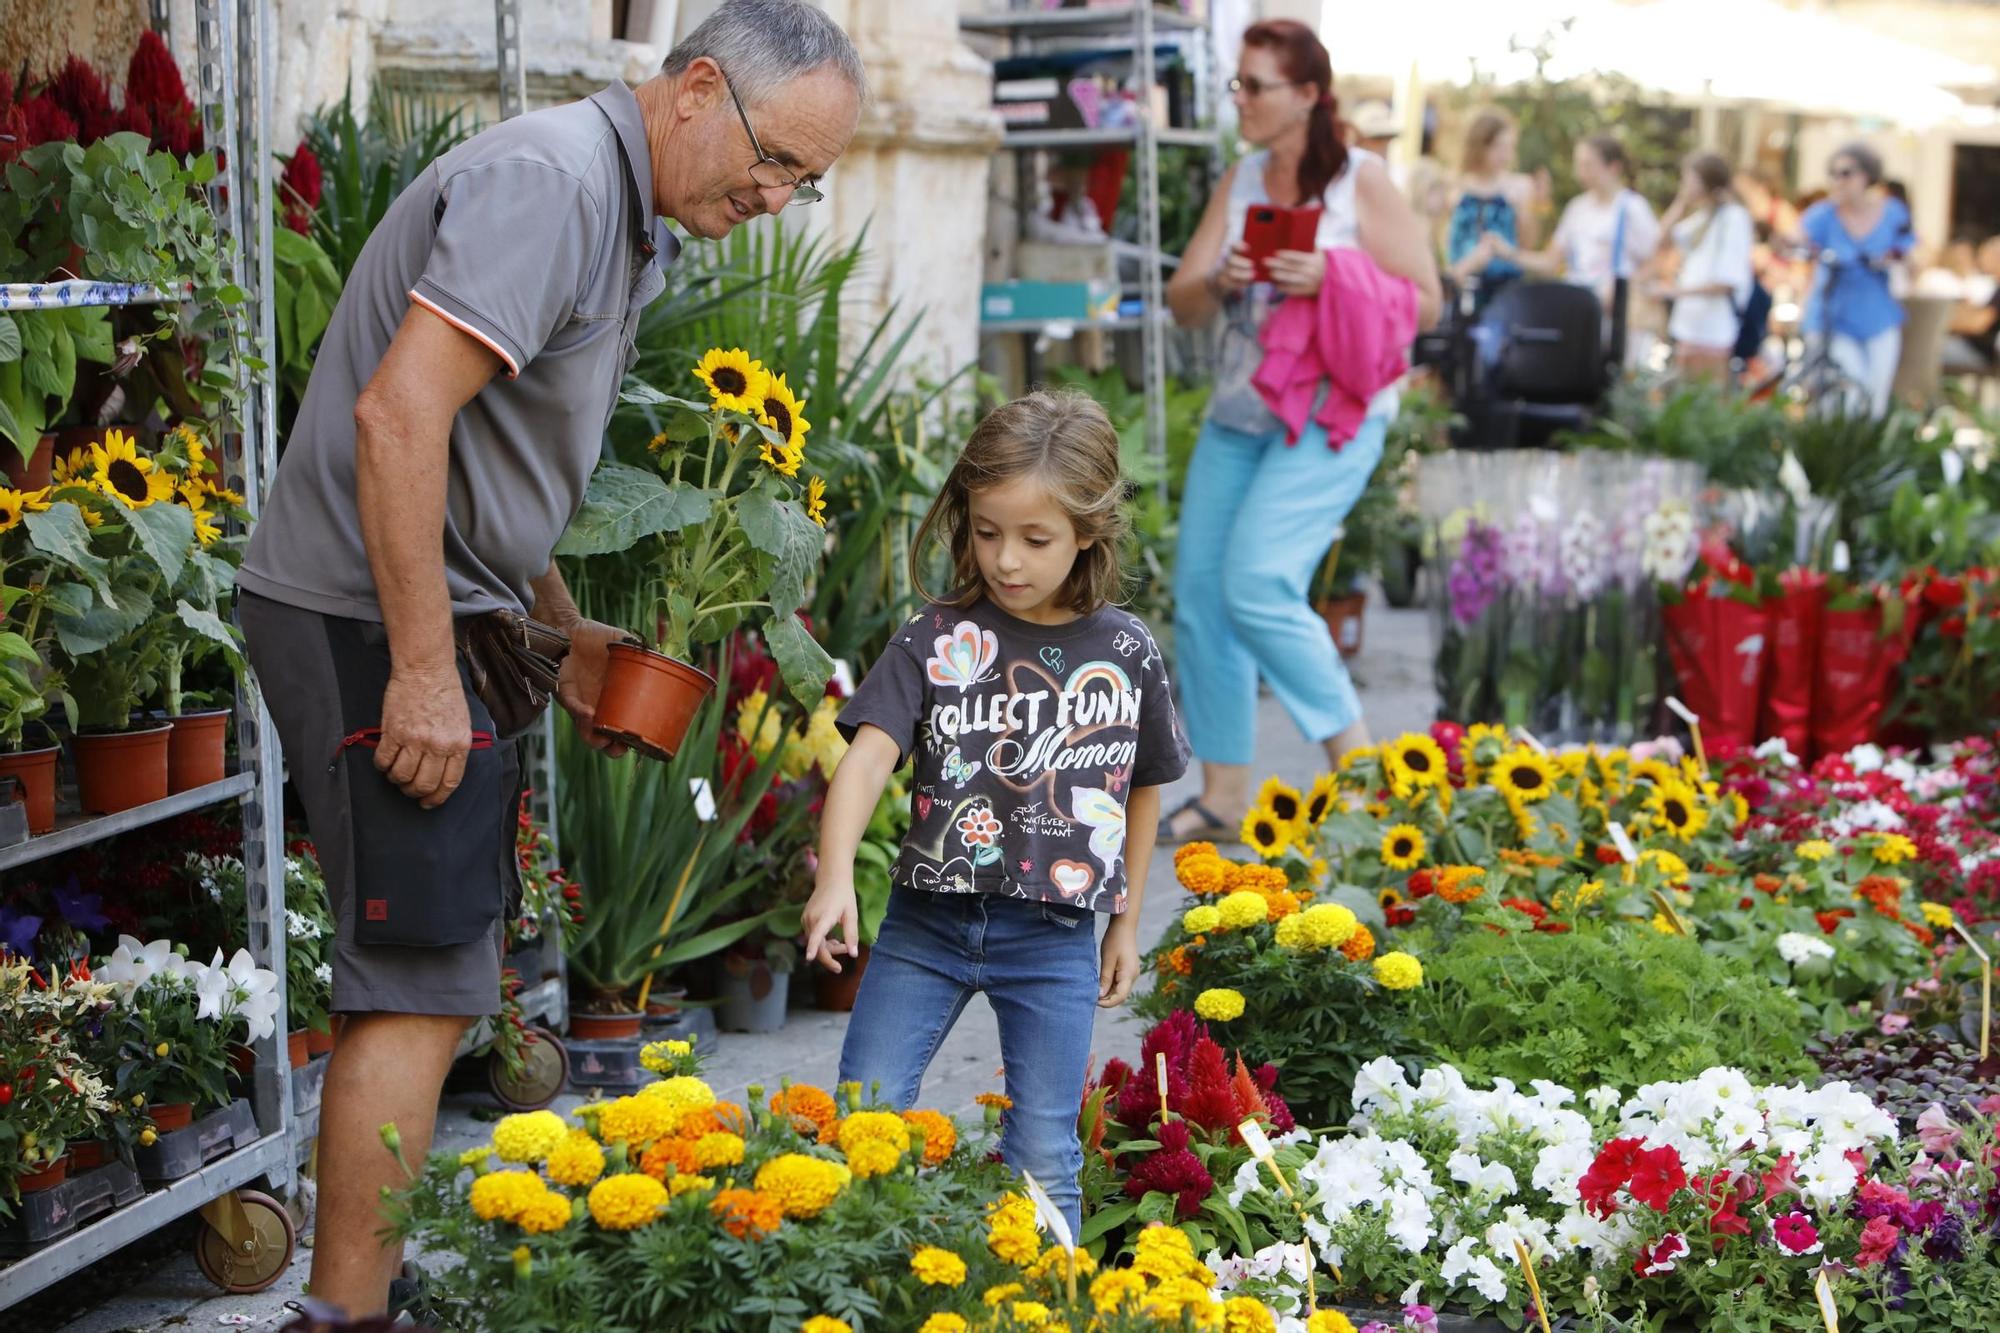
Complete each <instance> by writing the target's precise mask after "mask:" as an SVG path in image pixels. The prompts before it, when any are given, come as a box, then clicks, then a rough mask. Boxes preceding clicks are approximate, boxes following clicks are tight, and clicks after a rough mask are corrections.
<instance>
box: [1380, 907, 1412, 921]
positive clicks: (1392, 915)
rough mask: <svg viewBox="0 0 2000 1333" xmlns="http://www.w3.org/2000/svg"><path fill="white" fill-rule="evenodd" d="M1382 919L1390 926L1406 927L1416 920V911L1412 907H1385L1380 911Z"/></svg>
mask: <svg viewBox="0 0 2000 1333" xmlns="http://www.w3.org/2000/svg"><path fill="white" fill-rule="evenodd" d="M1382 919H1383V920H1384V921H1385V922H1387V923H1388V924H1389V925H1392V926H1407V925H1409V924H1410V923H1411V922H1412V921H1415V920H1416V919H1417V909H1416V908H1414V907H1385V908H1383V909H1382Z"/></svg>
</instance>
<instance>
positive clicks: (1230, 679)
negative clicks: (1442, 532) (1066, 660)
mask: <svg viewBox="0 0 2000 1333" xmlns="http://www.w3.org/2000/svg"><path fill="white" fill-rule="evenodd" d="M1388 429H1389V419H1388V417H1387V416H1371V417H1369V418H1368V419H1367V420H1366V421H1364V422H1362V424H1361V429H1360V430H1359V431H1357V432H1356V433H1355V436H1354V438H1353V439H1351V440H1349V441H1348V442H1347V443H1346V444H1345V445H1343V446H1341V448H1340V449H1338V450H1332V449H1328V448H1327V447H1326V432H1325V430H1324V429H1322V428H1321V427H1319V426H1318V425H1313V424H1308V425H1307V427H1306V429H1305V431H1304V433H1303V434H1301V435H1300V436H1299V442H1298V444H1297V445H1294V446H1287V445H1286V443H1285V434H1284V431H1283V430H1282V429H1280V430H1277V431H1274V432H1272V433H1271V434H1269V435H1250V434H1245V433H1244V432H1242V431H1239V430H1232V429H1230V428H1229V427H1227V426H1223V425H1218V424H1217V423H1216V422H1213V421H1210V422H1207V423H1205V424H1204V425H1203V426H1202V428H1201V435H1200V436H1199V438H1197V439H1196V440H1195V445H1194V457H1193V458H1192V459H1190V460H1189V462H1188V474H1187V483H1186V485H1185V486H1184V487H1183V488H1182V491H1181V496H1182V499H1181V515H1180V518H1181V537H1180V551H1179V554H1178V555H1177V556H1176V558H1175V565H1174V643H1175V656H1176V657H1177V659H1178V663H1177V665H1178V666H1179V668H1180V687H1181V715H1182V716H1183V717H1184V718H1186V720H1187V730H1188V741H1189V742H1190V744H1192V745H1193V747H1194V752H1195V756H1196V757H1197V758H1199V759H1202V760H1204V761H1206V762H1208V763H1211V764H1247V763H1249V762H1250V760H1251V758H1252V757H1253V754H1254V746H1255V739H1256V735H1257V678H1258V677H1259V676H1262V677H1263V678H1264V680H1265V681H1266V682H1268V683H1269V684H1270V686H1271V692H1272V693H1273V694H1275V695H1277V697H1278V701H1279V702H1280V703H1282V704H1283V705H1284V706H1285V710H1286V711H1287V712H1289V713H1290V714H1291V715H1292V720H1293V721H1294V722H1296V723H1297V724H1298V727H1299V730H1300V731H1301V732H1303V733H1304V734H1305V736H1306V739H1308V740H1313V741H1325V740H1330V739H1332V738H1333V737H1335V736H1337V735H1339V734H1340V733H1341V732H1343V731H1345V730H1347V728H1348V727H1349V726H1351V725H1352V724H1353V723H1354V722H1356V721H1357V720H1359V718H1360V717H1361V700H1360V698H1359V696H1357V695H1356V694H1355V692H1354V682H1353V681H1352V680H1350V679H1349V678H1348V675H1347V668H1346V666H1345V665H1343V664H1342V663H1341V660H1340V651H1339V649H1337V648H1335V647H1334V645H1333V635H1332V633H1331V632H1330V631H1329V630H1328V629H1327V627H1326V621H1325V620H1323V619H1321V618H1320V615H1319V613H1318V612H1317V611H1315V610H1313V608H1312V606H1311V605H1310V604H1309V603H1308V601H1307V600H1306V594H1307V591H1308V589H1309V587H1310V585H1311V583H1312V577H1313V574H1314V572H1315V571H1316V570H1318V568H1319V564H1320V561H1321V559H1322V558H1324V557H1325V555H1326V552H1327V549H1328V548H1329V547H1331V546H1332V545H1333V541H1334V538H1335V537H1336V536H1338V535H1339V533H1340V526H1341V523H1342V522H1343V521H1344V520H1345V519H1346V518H1347V515H1348V511H1350V510H1351V509H1353V508H1354V502H1355V501H1356V500H1358V499H1360V498H1361V492H1362V491H1363V490H1364V489H1365V488H1366V487H1367V485H1368V479H1369V478H1370V477H1371V476H1373V475H1374V472H1375V465H1376V464H1377V463H1378V462H1380V461H1381V458H1382V442H1383V437H1384V436H1385V435H1386V434H1387V433H1388Z"/></svg>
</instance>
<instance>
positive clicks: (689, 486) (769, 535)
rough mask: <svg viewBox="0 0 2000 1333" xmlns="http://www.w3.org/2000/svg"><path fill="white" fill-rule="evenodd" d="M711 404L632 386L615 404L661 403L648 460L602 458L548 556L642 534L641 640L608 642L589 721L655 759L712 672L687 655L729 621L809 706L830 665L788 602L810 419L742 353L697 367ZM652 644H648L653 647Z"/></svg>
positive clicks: (808, 552) (807, 537) (810, 560)
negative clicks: (758, 645)
mask: <svg viewBox="0 0 2000 1333" xmlns="http://www.w3.org/2000/svg"><path fill="white" fill-rule="evenodd" d="M695 374H696V375H697V376H698V377H699V378H700V379H701V380H702V382H703V383H704V384H705V385H707V387H708V390H709V395H710V401H709V402H707V403H697V402H691V401H689V400H687V399H685V398H676V397H672V396H670V395H668V394H664V393H660V392H658V391H657V390H655V389H652V388H649V387H646V386H644V385H637V384H636V382H635V385H634V387H631V388H629V389H628V391H627V392H626V393H625V395H624V400H625V401H626V402H629V403H637V404H641V405H644V406H648V407H652V408H657V409H659V410H660V425H661V429H660V431H659V432H658V433H657V434H656V435H655V436H654V438H653V441H652V446H651V448H650V450H649V453H650V455H651V462H652V466H651V467H646V468H642V467H633V466H630V465H628V464H624V463H615V462H610V463H604V464H602V465H600V466H599V468H598V470H597V473H596V475H595V476H593V477H592V478H591V484H590V491H589V494H588V496H587V497H586V499H585V501H584V504H583V506H582V508H581V509H580V510H579V511H578V513H577V516H576V518H575V519H574V520H573V521H572V522H571V524H570V527H569V531H568V532H567V533H566V534H565V535H564V537H563V541H562V544H561V545H560V546H558V547H557V548H556V551H557V554H559V555H564V556H591V555H609V554H613V553H615V552H619V551H625V550H629V549H631V548H632V547H634V546H637V545H638V544H640V543H641V542H646V543H650V544H651V549H652V552H653V573H654V585H655V586H656V587H658V588H660V589H662V590H663V591H662V592H661V594H660V595H659V596H658V598H657V600H656V601H655V603H654V605H653V607H652V613H651V617H650V623H649V624H648V625H647V626H646V627H645V633H646V639H647V640H648V642H649V643H650V644H651V645H652V646H651V647H648V646H646V645H644V644H639V643H633V644H621V645H613V647H612V649H611V665H610V668H609V669H608V670H607V672H606V674H605V681H604V692H603V695H602V697H601V698H600V701H599V703H598V709H597V726H598V729H599V730H600V731H604V732H606V733H608V734H610V735H612V736H614V737H615V738H617V739H618V740H621V741H624V742H625V743H627V744H629V745H631V746H633V747H634V748H635V749H638V750H639V751H640V752H641V753H644V754H649V755H651V756H653V757H655V758H667V757H669V756H671V755H673V754H674V752H675V751H676V750H677V749H678V748H679V746H680V744H681V742H682V739H683V737H684V736H685V734H686V732H687V729H688V726H689V724H690V723H691V722H692V720H693V718H694V716H695V713H696V711H697V710H698V709H699V708H700V706H701V703H702V701H703V700H704V699H706V698H707V697H708V695H709V693H710V692H711V691H712V690H713V689H714V688H715V679H714V677H712V676H710V675H709V674H708V673H707V672H704V671H702V670H700V669H698V668H697V667H695V666H694V665H692V664H691V663H690V662H689V661H688V659H689V658H690V657H692V656H693V654H694V651H695V649H696V648H697V647H700V646H702V645H706V644H714V643H719V642H721V641H722V640H723V639H725V638H727V637H728V635H729V634H730V633H731V632H732V631H733V630H735V629H736V628H737V627H738V626H741V625H744V624H749V623H761V624H762V627H763V631H764V637H765V641H766V642H767V643H768V644H769V645H770V649H771V654H772V656H773V657H775V658H776V659H777V663H778V669H779V671H780V673H781V674H782V675H783V677H784V680H785V684H786V685H787V687H788V688H789V689H790V690H791V692H792V693H793V694H794V695H795V696H796V697H797V698H798V699H799V700H800V701H801V702H802V703H807V704H810V703H811V702H812V701H814V700H815V699H817V698H819V697H820V695H821V694H822V693H823V692H824V690H825V688H826V682H827V679H828V678H829V677H830V676H831V675H832V674H833V663H832V660H831V659H830V658H828V657H827V655H826V652H825V650H824V649H822V648H821V647H820V646H819V644H818V643H817V642H815V641H814V639H813V637H812V634H811V632H810V631H809V630H808V629H807V628H806V626H805V624H804V622H802V621H801V620H800V619H799V618H798V616H797V614H796V613H797V611H798V610H799V608H800V607H802V606H804V605H805V604H806V599H807V595H808V592H809V586H808V585H809V583H810V581H811V578H812V574H813V571H814V569H815V568H816V567H817V565H818V563H819V559H820V555H821V552H822V550H823V549H824V547H825V536H826V534H825V529H824V527H823V524H824V522H825V507H826V506H825V498H824V496H825V484H824V483H823V482H822V481H821V480H820V479H819V478H817V477H812V478H809V479H808V478H805V477H803V476H802V475H801V471H802V464H803V463H804V460H805V437H806V432H807V430H808V429H809V428H810V426H809V423H808V422H807V420H806V418H805V415H804V412H803V408H804V404H803V403H801V402H800V401H799V400H798V399H797V398H796V397H795V396H793V394H792V392H791V390H790V389H789V388H788V387H787V385H786V383H785V377H784V376H783V375H780V374H773V373H771V372H770V371H768V370H766V369H765V368H764V366H762V365H761V364H760V363H758V362H757V361H755V360H754V359H752V358H751V357H750V356H749V355H748V354H746V353H745V352H743V351H742V350H741V349H734V348H732V349H730V350H728V351H723V350H722V349H720V348H717V349H713V350H711V351H710V352H709V353H708V354H707V355H706V356H704V357H703V358H702V360H701V364H700V365H699V366H697V367H696V368H695ZM654 649H657V651H654Z"/></svg>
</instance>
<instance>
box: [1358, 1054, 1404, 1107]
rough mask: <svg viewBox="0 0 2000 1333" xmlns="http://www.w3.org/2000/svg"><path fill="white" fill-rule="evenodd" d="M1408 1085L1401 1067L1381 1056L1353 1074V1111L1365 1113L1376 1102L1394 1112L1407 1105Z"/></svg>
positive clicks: (1390, 1059)
mask: <svg viewBox="0 0 2000 1333" xmlns="http://www.w3.org/2000/svg"><path fill="white" fill-rule="evenodd" d="M1409 1095H1410V1083H1409V1080H1408V1079H1406V1078H1404V1077H1403V1066H1402V1065H1400V1064H1398V1063H1396V1061H1395V1060H1394V1059H1392V1058H1390V1057H1389V1056H1386V1055H1381V1056H1377V1057H1376V1058H1375V1059H1373V1060H1370V1061H1369V1062H1368V1063H1367V1064H1365V1065H1363V1066H1361V1068H1360V1069H1358V1070H1357V1071H1355V1074H1354V1109H1355V1110H1356V1111H1364V1112H1365V1111H1366V1110H1367V1109H1368V1108H1369V1107H1370V1106H1372V1105H1373V1104H1375V1103H1376V1102H1380V1103H1382V1104H1383V1105H1384V1106H1387V1107H1390V1108H1392V1109H1395V1110H1402V1109H1403V1108H1404V1107H1405V1106H1407V1105H1408V1103H1409Z"/></svg>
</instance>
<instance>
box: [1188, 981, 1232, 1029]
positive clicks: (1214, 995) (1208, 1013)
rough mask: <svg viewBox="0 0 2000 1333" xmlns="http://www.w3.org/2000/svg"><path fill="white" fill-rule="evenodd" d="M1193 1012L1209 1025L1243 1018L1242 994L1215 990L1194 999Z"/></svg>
mask: <svg viewBox="0 0 2000 1333" xmlns="http://www.w3.org/2000/svg"><path fill="white" fill-rule="evenodd" d="M1194 1011H1195V1014H1196V1015H1197V1016H1198V1017H1201V1018H1205V1019H1207V1020H1208V1021H1209V1022H1211V1023H1227V1022H1229V1021H1230V1020H1231V1019H1237V1018H1241V1017H1243V992H1241V991H1233V990H1227V989H1223V988H1216V989H1213V990H1205V991H1203V992H1202V993H1201V994H1199V995H1197V996H1195V997H1194Z"/></svg>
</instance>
